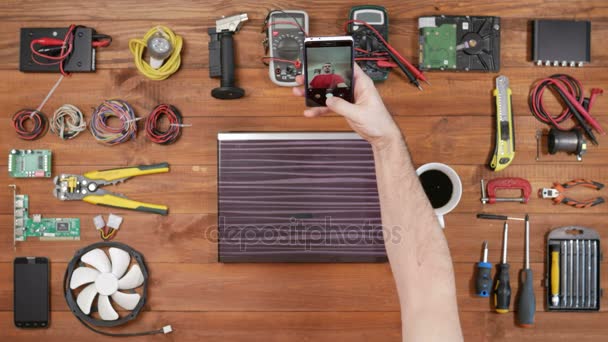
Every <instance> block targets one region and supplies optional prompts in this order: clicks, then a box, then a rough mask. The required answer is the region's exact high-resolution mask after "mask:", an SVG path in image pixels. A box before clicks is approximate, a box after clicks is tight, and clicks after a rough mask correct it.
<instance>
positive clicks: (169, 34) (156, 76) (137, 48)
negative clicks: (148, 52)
mask: <svg viewBox="0 0 608 342" xmlns="http://www.w3.org/2000/svg"><path fill="white" fill-rule="evenodd" d="M158 32H160V33H161V34H162V35H163V36H165V38H167V40H169V42H171V46H173V52H172V53H171V55H170V56H169V58H167V59H166V60H165V62H164V63H163V65H162V66H161V67H160V68H158V69H154V68H152V67H151V66H150V64H149V63H148V62H146V61H144V59H143V55H144V50H145V49H146V45H147V42H148V39H150V37H152V36H153V35H155V34H156V33H158ZM182 44H183V41H182V37H181V36H178V35H176V34H175V33H173V31H171V29H170V28H168V27H166V26H163V25H158V26H155V27H153V28H152V29H150V31H148V33H146V35H145V36H144V38H143V39H131V40H130V41H129V50H131V53H132V54H133V58H134V61H135V66H137V70H139V72H141V73H142V74H144V75H145V76H146V77H147V78H149V79H151V80H155V81H161V80H164V79H167V78H169V76H171V75H173V74H174V73H175V72H176V71H177V69H179V66H180V64H181V56H180V53H181V51H182Z"/></svg>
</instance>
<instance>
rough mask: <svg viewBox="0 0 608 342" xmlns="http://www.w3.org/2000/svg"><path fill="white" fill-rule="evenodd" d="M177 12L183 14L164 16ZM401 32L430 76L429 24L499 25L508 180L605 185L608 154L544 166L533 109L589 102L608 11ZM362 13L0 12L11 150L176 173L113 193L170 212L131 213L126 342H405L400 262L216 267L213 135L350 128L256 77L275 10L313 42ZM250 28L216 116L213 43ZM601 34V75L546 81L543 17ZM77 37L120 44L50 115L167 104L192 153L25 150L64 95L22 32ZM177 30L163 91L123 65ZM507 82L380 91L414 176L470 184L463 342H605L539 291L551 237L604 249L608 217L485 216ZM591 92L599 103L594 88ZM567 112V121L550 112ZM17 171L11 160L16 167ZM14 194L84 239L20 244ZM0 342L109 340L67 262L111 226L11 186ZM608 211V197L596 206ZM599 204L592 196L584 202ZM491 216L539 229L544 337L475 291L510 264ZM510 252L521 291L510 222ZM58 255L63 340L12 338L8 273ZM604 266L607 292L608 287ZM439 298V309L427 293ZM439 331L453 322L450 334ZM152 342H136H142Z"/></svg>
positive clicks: (138, 6) (457, 5)
mask: <svg viewBox="0 0 608 342" xmlns="http://www.w3.org/2000/svg"><path fill="white" fill-rule="evenodd" d="M169 3H172V4H171V5H169ZM381 4H383V5H384V6H386V8H387V10H388V13H389V16H390V23H391V26H390V41H391V43H392V44H393V45H394V46H395V47H396V48H397V49H398V50H399V51H401V52H402V53H403V54H404V55H405V56H406V57H407V58H409V59H410V60H412V61H417V54H418V47H417V40H418V31H417V20H416V18H417V17H419V16H421V15H429V14H431V15H432V14H454V15H497V16H500V17H502V37H501V39H502V44H501V45H502V52H501V59H502V61H501V64H502V68H501V74H503V75H506V76H508V77H509V78H510V80H511V88H512V90H513V108H514V113H515V116H516V118H515V121H516V126H515V127H516V134H517V149H518V150H517V154H516V158H515V161H514V162H513V164H512V165H511V166H509V167H508V168H507V169H506V170H505V171H503V172H502V173H501V174H500V176H519V177H524V178H527V179H528V180H529V181H530V182H531V183H532V186H533V187H534V189H538V188H540V187H544V186H549V185H551V184H552V182H553V181H567V180H570V179H573V178H583V177H584V178H590V179H593V180H596V181H600V182H607V181H608V177H607V172H606V171H607V168H606V166H607V165H608V164H607V162H606V160H607V159H606V158H607V157H608V140H606V138H605V137H600V142H601V145H600V146H598V147H596V146H592V147H590V148H589V151H588V154H587V155H586V156H585V157H584V161H583V162H582V163H574V162H572V160H573V157H565V158H562V157H556V158H554V159H553V160H561V161H562V162H558V163H539V162H536V161H535V153H536V143H535V138H534V135H535V130H536V129H538V128H542V127H544V126H543V125H541V124H540V123H539V122H538V121H536V119H534V118H533V117H532V115H531V114H530V111H529V109H528V105H527V98H528V92H529V90H530V87H531V84H532V83H533V82H534V81H535V80H537V79H539V78H541V77H545V76H548V75H551V74H553V73H556V72H566V73H568V74H571V75H573V76H576V77H577V78H579V79H580V80H582V81H583V83H584V86H585V88H586V89H590V88H591V87H601V86H604V87H606V86H607V85H608V84H607V83H608V2H606V1H605V0H588V1H583V0H581V1H575V0H570V1H550V0H546V1H543V0H529V1H513V0H511V1H489V0H480V1H476V2H469V1H413V0H412V1H403V0H402V1H388V0H387V1H384V2H382V3H381ZM351 5H352V3H350V2H347V1H343V2H342V1H310V2H295V1H285V2H281V3H278V2H270V1H266V2H262V1H221V2H217V3H215V4H214V3H212V2H205V1H160V0H149V1H112V2H99V3H97V4H94V3H93V2H90V3H89V2H75V1H65V0H58V1H26V0H23V1H21V0H8V1H3V2H2V3H1V4H0V19H1V20H2V25H1V27H0V78H1V79H2V82H0V107H1V108H2V111H3V112H4V115H3V116H2V119H0V139H1V140H0V145H1V147H2V148H1V150H2V151H4V153H7V152H8V151H9V150H10V149H12V148H22V149H34V148H45V149H51V150H52V151H53V154H54V156H53V158H54V159H53V163H54V165H53V172H54V174H58V173H63V172H69V173H82V172H85V171H88V170H98V169H104V168H111V167H122V166H127V165H135V164H147V163H155V162H163V161H167V162H169V163H170V164H171V172H170V174H161V175H151V176H145V177H140V178H135V179H132V180H129V181H128V182H126V183H124V184H121V185H119V186H118V189H117V190H119V191H120V192H122V193H125V194H127V195H129V196H131V197H132V198H135V199H139V200H143V201H147V202H152V203H165V204H167V205H168V206H169V207H170V212H171V214H170V215H169V216H167V217H160V216H157V215H150V214H139V213H133V212H127V211H116V212H117V213H119V214H121V215H123V216H124V219H125V220H124V223H123V226H122V227H121V229H120V232H119V234H118V236H117V240H118V241H120V242H124V243H127V244H129V245H131V246H132V247H134V248H135V249H137V250H139V251H140V252H142V253H143V254H144V256H145V258H146V260H147V263H148V268H149V270H150V274H151V281H150V285H149V300H148V302H147V304H146V307H145V311H144V312H143V313H142V314H141V315H140V317H139V318H138V319H137V321H136V322H133V323H131V324H128V325H127V326H126V327H124V328H117V329H113V331H136V330H143V329H150V328H159V327H161V326H163V325H165V324H171V325H172V326H173V328H174V329H175V332H174V333H173V334H171V335H167V336H165V337H160V336H157V337H154V339H155V340H161V339H166V340H175V341H188V340H200V341H252V340H256V341H285V340H299V341H304V340H305V341H398V340H400V318H399V307H398V302H397V296H396V293H395V286H394V284H393V279H392V276H391V272H390V269H389V265H388V264H350V265H346V264H220V263H217V243H216V241H215V225H216V220H217V204H216V200H217V192H216V179H217V171H216V134H217V133H218V132H220V131H347V130H349V127H348V126H347V124H346V123H345V122H344V120H343V119H342V118H340V117H338V116H335V115H330V116H327V117H323V118H319V119H307V118H304V117H302V114H301V112H302V110H303V109H304V104H303V100H302V99H297V98H294V97H292V95H291V89H289V88H280V87H277V86H275V85H274V84H273V83H271V82H270V80H269V79H268V70H267V68H266V67H265V66H264V65H263V64H262V63H261V62H260V60H259V58H260V57H261V56H262V55H263V51H262V46H261V45H260V41H261V40H262V39H263V34H261V33H260V28H261V26H262V23H263V20H264V17H265V16H266V14H267V11H268V10H269V9H276V8H278V7H279V6H280V7H282V8H284V9H303V10H306V11H307V12H308V14H309V15H310V18H311V19H310V27H311V34H312V35H338V34H341V27H342V23H343V21H344V20H345V19H346V17H347V15H348V10H349V8H350V6H351ZM238 12H246V13H247V14H248V15H249V18H250V20H249V21H248V22H246V23H245V25H244V26H243V29H242V31H241V32H239V33H238V34H237V35H236V36H235V41H236V49H237V52H236V61H237V64H238V65H237V72H236V74H237V77H238V84H239V85H240V86H242V87H243V88H244V89H245V91H246V94H247V95H246V97H245V98H243V99H240V100H235V101H220V100H216V99H214V98H212V97H211V95H210V91H211V89H212V88H214V87H217V86H218V84H219V81H218V80H216V79H210V78H209V76H208V70H207V66H208V52H207V43H208V40H209V38H208V35H207V28H208V27H211V26H213V25H214V23H215V20H216V19H219V17H220V16H221V15H232V14H236V13H238ZM539 17H543V18H564V19H581V20H582V19H590V20H592V26H593V33H592V39H591V41H592V51H591V52H592V63H591V65H589V66H585V67H583V68H568V69H563V68H551V67H535V66H533V64H532V62H530V61H529V60H530V58H531V52H530V45H531V35H530V30H529V22H530V20H531V19H533V18H539ZM71 23H76V24H81V25H86V26H90V27H93V28H95V29H96V30H97V31H98V32H100V33H106V34H109V35H111V36H112V37H113V38H114V42H113V44H112V46H111V47H109V48H106V49H98V54H97V72H95V73H91V74H74V75H72V76H70V77H68V78H67V79H65V80H64V81H63V83H62V84H61V86H60V87H59V89H58V90H57V91H56V92H55V94H54V95H53V97H52V98H51V99H50V101H49V102H48V104H47V105H46V107H45V109H44V112H46V113H47V114H52V112H53V111H54V110H55V108H57V107H58V106H60V105H61V104H64V103H71V104H74V105H77V106H78V107H80V108H82V109H83V110H84V112H85V115H86V116H87V117H90V114H91V109H92V108H93V107H96V106H97V105H98V104H99V103H101V102H102V101H103V100H105V99H111V98H121V99H124V100H127V101H128V102H129V103H130V104H132V105H133V107H134V108H135V110H136V112H137V115H138V116H144V115H146V114H147V113H148V111H149V110H150V109H151V108H153V107H154V106H155V105H156V104H158V103H161V102H167V103H171V104H174V105H175V106H177V107H179V108H180V109H181V111H182V112H183V114H184V115H185V117H186V118H185V121H186V122H187V123H189V124H192V127H188V128H184V132H183V136H182V138H181V139H180V140H179V141H178V142H177V143H176V144H174V145H171V146H159V145H155V144H152V143H151V142H149V141H148V140H147V139H146V138H145V137H144V135H143V134H141V132H140V135H139V136H138V138H137V139H136V141H132V142H128V143H125V144H122V145H119V146H115V147H106V146H102V145H100V144H98V143H96V142H95V141H94V140H93V138H92V136H91V135H90V134H89V133H88V132H85V133H83V134H82V136H79V137H77V138H76V139H75V140H73V141H68V142H63V141H60V140H59V138H57V137H56V136H54V135H52V134H50V133H49V134H47V135H46V136H45V137H43V138H42V139H40V140H37V141H34V142H25V141H21V140H19V139H18V138H17V137H16V136H15V133H14V132H13V129H12V126H11V123H10V117H11V115H12V114H13V113H14V112H16V111H17V110H19V109H21V108H26V107H36V106H37V105H38V104H39V103H40V101H41V100H42V99H43V98H44V96H45V95H46V94H47V92H48V90H49V89H50V88H51V86H52V85H53V84H54V83H55V81H56V79H57V74H25V73H21V72H19V71H18V49H19V29H20V28H21V27H64V26H67V25H69V24H71ZM156 24H165V25H167V26H169V27H171V28H172V29H173V30H174V31H175V32H176V33H178V34H180V35H182V36H183V37H184V40H185V47H184V51H183V54H182V66H181V70H179V72H178V73H177V74H175V75H174V76H173V77H171V78H170V79H168V80H165V81H160V82H156V81H150V80H148V79H146V78H145V77H143V76H142V75H140V74H139V73H138V72H137V70H136V69H135V67H134V65H133V61H132V57H131V55H130V53H129V50H128V40H129V39H130V38H140V37H142V36H143V34H144V33H145V32H146V31H147V30H148V29H150V28H151V27H152V26H153V25H156ZM496 76H497V75H496V74H481V73H439V72H434V73H430V72H429V73H428V78H429V79H430V81H431V82H432V86H431V87H426V88H425V90H424V92H419V91H418V90H416V89H415V88H413V87H411V86H410V85H408V84H407V82H406V81H404V79H403V77H401V75H399V73H398V72H393V73H391V75H390V77H389V80H388V81H387V82H385V83H384V84H380V85H378V87H379V89H380V92H381V93H382V95H383V97H384V99H385V102H386V105H387V106H388V108H389V109H390V111H391V112H392V113H393V114H394V116H395V119H396V120H397V122H398V123H399V125H400V127H401V128H402V130H403V132H404V134H405V136H406V139H407V142H408V144H409V147H410V151H411V153H412V156H413V160H414V162H415V164H416V165H422V164H424V163H427V162H443V163H447V164H449V165H451V166H452V167H453V168H455V169H456V171H457V172H458V173H459V174H460V177H461V179H462V183H463V187H464V189H463V190H464V192H463V197H462V200H461V202H460V204H459V206H458V207H457V208H456V210H454V212H452V213H451V214H449V215H448V216H447V217H446V225H447V226H446V229H445V234H446V236H447V238H448V241H449V245H450V249H451V253H452V258H453V261H454V269H455V272H456V285H457V295H458V304H459V309H460V319H461V322H462V327H463V330H464V335H465V338H466V340H468V341H542V340H551V341H572V340H575V339H576V340H577V341H602V340H606V339H607V336H608V325H607V324H606V323H605V322H606V320H607V319H608V313H607V312H606V309H605V307H606V306H605V305H602V309H601V312H599V313H548V312H545V311H544V310H545V305H544V303H543V289H542V287H541V280H542V278H543V275H542V273H543V271H544V269H545V266H544V263H543V260H544V259H543V257H544V238H545V236H546V234H547V232H548V231H549V230H551V229H552V228H555V227H558V226H563V225H571V224H577V225H583V226H588V227H592V228H595V229H596V230H598V231H599V233H600V235H602V236H603V237H604V238H608V229H607V227H606V217H607V216H606V208H608V206H607V205H603V206H598V207H594V208H590V209H585V210H577V209H573V208H570V207H565V206H563V205H561V206H554V205H552V204H551V202H550V201H548V200H541V199H537V198H534V199H532V200H531V202H530V203H529V204H528V205H525V206H523V205H520V204H503V205H497V206H495V207H489V206H488V207H486V208H482V205H481V203H480V202H479V195H480V194H479V180H480V178H481V177H485V178H492V177H495V176H498V175H495V174H494V173H493V172H492V171H490V170H489V169H488V167H487V161H488V160H489V157H490V154H491V153H492V151H493V127H492V125H493V124H492V122H493V121H492V120H493V114H492V113H493V106H494V104H493V103H494V102H493V101H494V100H493V98H492V95H491V92H492V89H493V86H494V79H495V77H496ZM587 91H588V90H587ZM554 107H555V106H554ZM606 111H608V101H606V99H605V98H600V99H599V101H597V104H596V107H595V108H594V110H593V112H594V113H595V114H596V117H597V118H598V119H599V121H600V122H601V123H602V124H603V125H604V126H605V127H608V117H607V116H606ZM6 163H7V160H6V159H5V158H0V164H1V165H2V166H3V167H6ZM11 183H16V184H17V185H18V186H19V189H20V192H21V193H24V194H29V195H30V203H31V205H30V209H31V213H41V214H43V215H44V216H46V217H80V218H81V219H82V233H81V235H82V236H81V240H80V241H71V242H39V241H27V242H22V243H19V244H18V247H17V249H16V251H15V250H13V246H12V222H11V221H12V197H11V196H12V193H11V192H10V190H9V189H8V188H6V185H8V184H11ZM0 184H2V186H3V187H5V191H0V339H1V340H5V341H6V340H7V339H8V340H11V341H18V340H40V339H44V340H46V341H59V340H85V339H86V340H88V341H93V340H102V339H108V338H106V337H103V336H101V335H97V334H94V333H92V332H90V331H88V330H87V329H85V328H84V327H83V326H81V324H80V323H78V321H77V320H76V319H75V317H74V316H73V314H72V313H71V312H70V311H68V307H67V305H66V302H65V300H64V298H63V295H62V291H61V285H62V277H63V274H64V271H65V268H66V263H67V262H68V261H69V260H70V259H71V257H72V256H73V254H74V252H75V251H76V250H77V249H79V248H81V247H84V246H87V245H89V244H91V243H94V242H98V241H100V239H99V236H98V235H97V233H96V232H95V229H94V227H93V223H92V217H93V216H94V215H97V214H108V213H109V212H110V211H111V210H109V209H106V208H102V207H96V206H93V205H90V204H86V203H83V202H61V201H58V200H56V199H55V198H54V197H53V195H52V193H51V189H52V184H51V181H50V180H48V179H34V180H24V179H17V180H14V179H10V178H9V177H8V175H7V173H6V172H2V173H0ZM601 193H602V194H603V195H608V193H607V191H606V190H604V191H602V192H601ZM585 195H587V194H583V196H585ZM482 209H483V210H486V211H496V212H500V213H505V214H514V215H515V214H518V215H522V214H523V213H524V211H527V212H529V213H530V215H531V217H532V224H531V247H530V257H531V262H532V268H533V270H534V272H535V279H534V283H535V289H536V299H537V315H536V327H535V328H534V329H520V328H517V327H515V326H514V317H513V314H512V313H511V314H507V315H498V314H495V313H493V312H491V311H490V308H489V301H488V300H484V299H479V298H476V297H475V296H474V295H473V290H472V276H473V271H474V263H475V262H476V261H478V258H479V254H480V246H481V242H482V241H483V240H484V239H487V240H488V241H489V243H490V261H491V262H492V263H496V262H498V261H499V254H500V253H499V246H500V241H501V236H502V229H501V227H502V222H499V221H495V222H492V221H481V220H477V219H476V218H475V213H477V212H479V211H481V210H482ZM512 227H513V229H512V233H511V236H510V242H509V246H510V249H509V256H510V262H511V264H512V268H513V271H512V278H513V281H512V285H513V291H514V293H515V291H516V288H517V285H516V281H515V278H516V277H515V271H516V270H518V269H519V268H520V267H521V263H522V258H523V232H524V229H523V225H520V224H513V225H512ZM28 255H29V256H31V255H37V256H47V257H49V258H50V260H51V261H52V265H51V292H52V295H51V302H52V313H51V326H50V328H49V329H44V330H35V331H34V330H18V329H16V328H15V327H14V326H13V322H12V321H13V313H12V309H13V290H12V289H13V271H12V261H13V258H14V257H16V256H28ZM605 266H606V264H605V263H604V264H602V273H601V276H602V280H603V282H604V283H606V281H607V280H608V275H607V274H608V272H605V271H606V267H605ZM421 295H425V296H432V295H433V294H432V293H425V294H421ZM437 329H441V318H440V317H438V319H437ZM144 339H145V340H148V339H149V340H152V339H153V338H152V337H149V338H140V339H139V340H144Z"/></svg>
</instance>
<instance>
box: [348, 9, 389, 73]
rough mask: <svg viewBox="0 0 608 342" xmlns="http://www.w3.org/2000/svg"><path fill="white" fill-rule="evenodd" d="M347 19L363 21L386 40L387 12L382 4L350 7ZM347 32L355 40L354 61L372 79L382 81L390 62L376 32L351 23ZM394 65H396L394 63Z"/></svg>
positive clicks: (387, 71)
mask: <svg viewBox="0 0 608 342" xmlns="http://www.w3.org/2000/svg"><path fill="white" fill-rule="evenodd" d="M349 20H360V21H364V22H366V23H367V24H369V25H370V26H372V27H373V28H374V29H376V31H378V33H380V34H381V35H382V37H383V38H384V40H385V41H388V14H387V13H386V9H385V8H384V7H382V6H374V5H364V6H354V7H353V8H351V9H350V14H349ZM349 32H350V33H351V35H352V37H353V40H354V41H355V61H356V62H357V64H359V66H360V67H361V70H363V71H364V72H365V73H366V74H367V76H369V77H370V78H371V79H372V80H374V81H384V80H386V79H387V78H388V73H389V71H390V68H391V67H392V65H391V64H392V63H391V62H389V59H388V58H387V54H388V52H387V50H386V48H385V47H384V45H383V44H382V42H381V41H380V40H379V39H378V37H377V36H376V34H375V33H374V32H373V31H372V30H371V29H370V28H369V27H367V26H365V25H357V24H354V23H353V24H351V26H350V30H349ZM395 66H396V65H395Z"/></svg>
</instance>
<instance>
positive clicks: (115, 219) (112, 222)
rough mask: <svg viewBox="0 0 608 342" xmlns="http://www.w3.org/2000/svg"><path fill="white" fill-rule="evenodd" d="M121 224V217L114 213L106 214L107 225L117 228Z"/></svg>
mask: <svg viewBox="0 0 608 342" xmlns="http://www.w3.org/2000/svg"><path fill="white" fill-rule="evenodd" d="M121 224H122V217H120V216H118V215H114V214H110V216H108V227H110V228H112V229H116V230H118V229H119V228H120V225H121Z"/></svg>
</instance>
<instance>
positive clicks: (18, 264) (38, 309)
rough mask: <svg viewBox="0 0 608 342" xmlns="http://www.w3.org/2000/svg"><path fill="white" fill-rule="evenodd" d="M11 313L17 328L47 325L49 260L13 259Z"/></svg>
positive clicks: (43, 326)
mask: <svg viewBox="0 0 608 342" xmlns="http://www.w3.org/2000/svg"><path fill="white" fill-rule="evenodd" d="M13 266H14V267H13V278H14V285H13V287H14V288H13V294H14V300H13V305H14V307H13V311H14V313H15V315H14V318H15V326H16V327H18V328H46V327H48V325H49V310H50V306H49V259H47V258H44V257H22V258H15V261H14V263H13Z"/></svg>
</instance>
